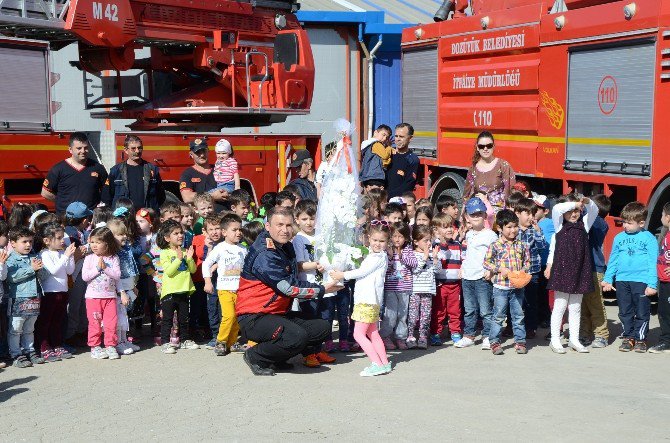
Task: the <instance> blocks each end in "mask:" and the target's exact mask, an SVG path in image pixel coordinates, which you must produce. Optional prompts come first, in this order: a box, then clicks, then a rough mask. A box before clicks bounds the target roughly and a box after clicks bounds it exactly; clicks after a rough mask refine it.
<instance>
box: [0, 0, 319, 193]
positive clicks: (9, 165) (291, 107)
mask: <svg viewBox="0 0 670 443" xmlns="http://www.w3.org/2000/svg"><path fill="white" fill-rule="evenodd" d="M297 8H298V5H297V1H296V0H281V1H276V0H273V1H270V0H254V1H251V0H248V1H245V0H241V1H232V0H217V1H210V0H100V1H91V0H31V1H27V0H5V1H3V2H0V76H1V77H2V78H3V82H2V83H1V84H0V96H1V97H2V101H1V102H2V103H1V104H0V151H2V154H1V159H0V195H2V196H3V199H4V203H5V205H11V203H12V202H16V201H41V198H40V197H39V194H40V188H41V183H42V180H43V178H44V176H45V175H46V172H47V171H48V170H49V169H50V168H51V166H53V165H54V164H55V163H56V162H58V161H60V160H62V159H63V158H65V157H66V156H67V154H66V146H67V141H68V140H67V138H68V136H69V134H67V133H65V132H60V131H58V130H54V129H53V128H52V125H51V121H52V119H51V117H52V114H53V112H56V111H57V109H56V108H55V107H54V106H53V104H52V102H51V99H50V91H51V87H52V85H53V83H54V82H56V81H57V78H54V75H53V74H52V73H50V70H49V62H48V60H49V57H50V54H52V52H51V51H54V50H59V49H61V48H63V47H65V46H66V45H69V44H76V45H78V52H79V60H78V61H72V64H73V65H74V66H76V67H78V68H80V69H81V70H82V71H83V72H85V73H86V74H87V75H89V76H91V77H92V78H93V79H94V80H96V81H97V85H98V87H99V90H100V91H102V93H101V96H100V97H99V98H98V99H96V100H92V99H91V94H90V93H89V91H88V90H85V103H86V108H87V109H90V110H91V111H92V114H93V116H94V117H98V118H108V119H110V118H122V119H131V120H132V121H133V122H134V123H132V124H131V126H130V127H131V129H133V133H134V134H139V135H140V136H141V137H142V138H143V142H144V148H145V158H146V159H147V160H148V161H152V162H154V163H156V164H157V165H158V166H159V167H160V168H161V174H162V176H163V178H164V180H166V182H167V185H168V186H167V187H168V190H170V191H172V192H173V193H175V194H177V195H178V182H177V181H178V178H179V175H180V173H181V172H182V171H183V169H184V167H186V166H188V163H189V157H188V154H187V153H188V144H189V141H190V140H191V139H193V138H196V137H204V138H210V139H212V141H211V142H210V144H214V143H215V141H216V140H217V138H218V137H223V136H225V137H226V138H228V139H229V140H230V141H231V143H232V144H233V146H234V149H235V156H236V158H237V160H238V162H239V164H240V173H241V176H242V177H244V179H245V180H244V181H243V187H245V188H247V189H248V190H250V191H251V192H252V194H253V195H260V194H262V193H263V192H266V191H269V190H276V189H277V187H278V185H281V184H283V183H284V182H285V181H286V180H287V168H286V159H287V158H289V156H290V154H291V152H292V150H294V149H305V148H306V149H309V150H311V151H312V152H314V151H316V150H317V147H318V145H319V143H320V140H319V137H316V136H313V135H312V136H307V135H295V134H290V135H282V134H272V135H261V134H252V135H229V134H226V133H225V129H223V130H222V128H226V127H232V126H248V127H251V128H253V127H257V126H263V125H270V124H272V123H275V122H281V121H284V120H285V119H286V118H287V116H290V115H299V114H306V113H308V112H309V108H310V104H311V100H312V91H313V88H314V61H313V58H312V53H311V48H310V45H309V41H308V39H307V33H306V32H305V30H303V29H302V28H301V27H300V25H299V23H298V21H297V20H296V17H295V15H294V12H295V11H296V10H297ZM141 54H143V55H144V56H141ZM130 70H133V71H132V72H134V73H133V74H132V75H124V73H128V71H130ZM138 72H139V74H138ZM85 79H86V77H85ZM84 83H85V84H89V83H91V81H85V82H84ZM137 131H143V132H141V133H140V132H137ZM146 131H152V132H146ZM222 131H223V132H222ZM103 132H106V133H105V134H102V135H101V136H98V137H97V138H98V139H100V140H99V147H100V150H102V148H103V145H106V146H107V149H108V151H110V150H112V151H113V152H115V153H116V155H114V157H115V158H116V160H117V161H118V160H121V159H122V146H123V138H124V136H125V133H121V132H118V133H114V132H112V131H103ZM93 135H94V137H93V138H94V139H95V138H96V137H95V134H93ZM98 135H100V134H98ZM96 147H98V146H96ZM110 152H111V151H110ZM211 155H212V160H213V158H214V153H213V152H212V153H211ZM108 166H109V165H108Z"/></svg>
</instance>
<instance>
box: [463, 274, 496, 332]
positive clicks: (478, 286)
mask: <svg viewBox="0 0 670 443" xmlns="http://www.w3.org/2000/svg"><path fill="white" fill-rule="evenodd" d="M462 288H463V303H464V308H465V310H464V312H465V314H464V316H463V323H464V324H465V326H464V328H463V334H464V335H467V336H469V337H474V336H475V333H476V332H477V331H476V328H477V318H478V317H481V318H482V323H483V325H484V327H483V329H482V337H488V336H489V333H490V331H491V311H492V309H493V308H492V306H491V305H492V303H493V285H491V282H489V281H487V280H484V279H483V278H480V279H479V280H463V281H462Z"/></svg>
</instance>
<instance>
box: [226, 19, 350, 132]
mask: <svg viewBox="0 0 670 443" xmlns="http://www.w3.org/2000/svg"><path fill="white" fill-rule="evenodd" d="M305 27H306V29H307V33H308V35H309V39H310V42H311V45H312V53H313V55H314V64H315V66H316V79H315V84H314V97H313V99H312V107H311V111H310V113H309V114H308V115H303V116H291V117H288V119H287V120H286V122H284V123H276V124H273V125H272V126H269V127H260V128H259V129H258V131H259V132H260V133H262V134H267V133H275V134H279V133H290V134H318V135H322V144H324V145H325V144H326V143H329V142H330V141H332V140H334V138H335V131H334V130H333V122H334V121H335V120H337V119H338V118H346V119H348V120H350V121H352V122H353V123H354V125H355V127H356V129H357V130H360V129H361V128H362V124H363V122H362V121H360V107H361V100H362V97H361V95H360V94H361V91H360V85H359V77H360V76H359V72H360V69H361V64H360V52H359V51H360V50H359V45H358V40H357V37H356V32H357V28H356V27H355V26H347V27H345V26H342V27H337V28H332V27H320V26H314V25H310V24H309V23H308V24H306V26H305ZM347 58H348V59H349V72H347V69H346V68H347V66H346V65H347ZM347 79H348V81H347ZM347 91H349V94H347ZM347 95H349V98H348V99H347ZM226 132H228V133H238V134H240V133H242V134H244V133H253V132H252V131H251V130H250V129H249V128H231V129H226ZM358 140H359V137H358V135H355V136H354V138H353V140H352V141H353V143H354V144H357V143H360V142H359V141H358Z"/></svg>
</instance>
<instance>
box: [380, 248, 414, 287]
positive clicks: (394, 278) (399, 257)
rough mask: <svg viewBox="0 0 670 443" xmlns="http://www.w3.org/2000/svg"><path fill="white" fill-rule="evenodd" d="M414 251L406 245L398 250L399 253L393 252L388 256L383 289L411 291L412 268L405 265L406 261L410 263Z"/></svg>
mask: <svg viewBox="0 0 670 443" xmlns="http://www.w3.org/2000/svg"><path fill="white" fill-rule="evenodd" d="M413 259H414V251H413V250H412V248H411V247H410V246H409V245H407V246H405V248H403V250H402V251H400V254H398V253H396V252H395V251H394V252H393V255H392V256H391V257H389V266H388V268H387V269H386V282H385V283H384V290H385V291H397V292H404V291H411V290H412V270H411V269H409V268H408V267H407V263H412V260H413Z"/></svg>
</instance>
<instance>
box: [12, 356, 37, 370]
mask: <svg viewBox="0 0 670 443" xmlns="http://www.w3.org/2000/svg"><path fill="white" fill-rule="evenodd" d="M12 365H13V366H16V367H17V368H29V367H31V366H32V365H33V364H32V363H30V360H28V358H27V357H26V356H25V355H19V356H18V357H16V358H15V359H14V363H12Z"/></svg>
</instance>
